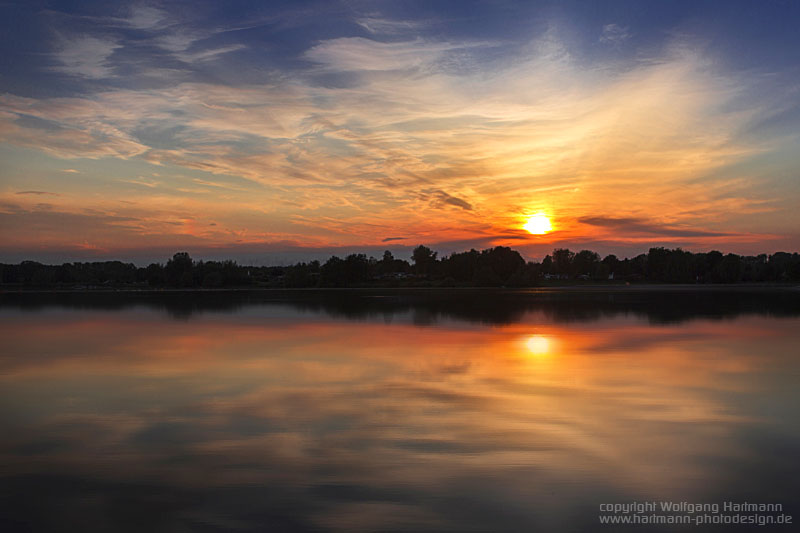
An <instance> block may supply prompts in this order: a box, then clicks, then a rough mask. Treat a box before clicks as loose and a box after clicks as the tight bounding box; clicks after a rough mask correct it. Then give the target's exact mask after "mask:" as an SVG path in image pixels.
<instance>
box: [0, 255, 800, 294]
mask: <svg viewBox="0 0 800 533" xmlns="http://www.w3.org/2000/svg"><path fill="white" fill-rule="evenodd" d="M798 281H800V254H798V253H787V252H777V253H774V254H771V255H767V254H761V255H757V256H741V255H737V254H722V253H721V252H718V251H711V252H701V253H693V252H688V251H685V250H682V249H680V248H676V249H668V248H663V247H658V248H650V250H649V251H648V253H646V254H640V255H637V256H636V257H632V258H625V259H619V258H617V257H616V256H615V255H607V256H606V257H604V258H602V259H601V258H600V256H599V255H598V254H597V253H596V252H593V251H591V250H581V251H579V252H572V251H570V250H569V249H567V248H557V249H555V250H553V253H552V254H549V255H547V256H546V257H545V258H544V259H543V260H542V261H541V262H535V261H525V260H524V259H523V257H522V255H520V253H519V252H517V251H516V250H512V249H511V248H508V247H505V246H497V247H494V248H488V249H486V250H481V251H477V250H474V249H473V250H469V251H467V252H458V253H452V254H450V255H447V256H444V257H438V253H437V252H435V251H433V250H431V249H430V248H428V247H427V246H423V245H420V246H417V247H416V248H414V250H413V252H412V254H411V258H410V261H407V260H405V259H398V258H395V257H394V255H393V254H392V253H391V252H390V251H389V250H386V251H385V252H384V253H383V257H381V258H380V259H377V258H375V257H367V256H366V255H365V254H350V255H348V256H346V257H344V258H340V257H337V256H332V257H331V258H330V259H328V260H327V261H325V262H324V263H321V262H320V261H311V262H300V263H296V264H294V265H290V266H266V267H258V266H243V265H239V264H237V263H236V262H235V261H202V260H200V261H195V260H193V259H192V258H191V256H190V255H189V254H188V253H186V252H179V253H176V254H175V255H174V256H173V257H172V258H171V259H169V260H168V261H167V262H166V263H164V264H162V263H152V264H150V265H148V266H146V267H137V266H136V265H134V264H133V263H123V262H121V261H102V262H91V263H89V262H86V263H82V262H76V263H64V264H61V265H44V264H41V263H38V262H35V261H23V262H21V263H19V264H2V263H0V283H2V285H3V286H6V287H14V286H18V287H56V288H59V287H63V288H97V287H132V288H136V287H139V288H148V287H153V288H160V287H164V288H224V287H271V288H312V287H397V286H408V287H426V286H434V287H455V286H463V287H503V286H504V287H536V286H542V285H548V284H551V285H552V284H563V283H581V282H588V283H591V282H595V283H597V282H603V283H618V282H627V283H648V282H649V283H757V282H767V283H769V282H772V283H776V282H777V283H790V282H798Z"/></svg>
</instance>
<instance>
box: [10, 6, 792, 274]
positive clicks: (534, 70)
mask: <svg viewBox="0 0 800 533" xmlns="http://www.w3.org/2000/svg"><path fill="white" fill-rule="evenodd" d="M0 10H2V17H0V21H2V22H0V24H2V26H3V28H2V32H0V46H2V51H3V53H2V54H0V158H2V162H1V163H0V227H2V228H3V235H2V238H0V260H8V261H11V260H19V259H21V258H27V257H31V258H41V259H46V260H74V259H88V258H106V257H124V258H129V259H132V260H135V261H138V262H143V261H148V260H153V259H157V258H161V257H166V256H169V255H171V253H172V252H173V251H175V250H177V249H188V250H189V251H190V252H192V253H193V255H197V256H205V257H217V256H230V257H235V258H238V259H240V260H243V261H247V262H256V263H258V262H262V263H263V262H285V261H292V260H295V259H297V258H303V259H305V258H310V257H324V256H325V255H326V254H329V253H332V252H336V253H348V252H354V251H366V252H370V253H376V254H377V253H378V252H379V251H380V250H382V249H383V248H386V247H390V248H392V249H393V250H397V251H398V252H400V253H405V252H406V251H407V249H408V247H410V246H413V245H416V244H419V243H425V244H428V245H430V246H433V247H435V248H437V249H440V250H441V251H443V252H449V251H456V250H460V249H463V248H469V247H472V246H475V247H486V246H491V245H495V244H504V245H511V246H513V247H515V248H518V249H520V250H522V251H523V252H524V253H525V254H526V255H527V256H528V257H530V258H535V257H541V256H543V255H544V253H547V252H548V251H549V250H551V249H552V248H553V247H555V246H569V247H571V248H573V249H577V248H591V249H596V250H598V251H600V252H601V253H610V252H613V253H617V254H621V255H629V254H634V253H639V252H642V251H646V249H647V247H649V246H650V245H665V246H673V247H674V246H683V247H686V248H689V249H694V250H701V249H710V248H716V249H722V250H724V251H728V250H730V251H736V252H740V253H755V252H759V251H764V252H772V251H775V250H778V249H797V248H798V247H800V246H799V245H800V219H799V218H798V215H797V213H796V209H795V207H794V206H796V205H797V203H798V201H800V186H798V175H797V172H798V162H797V158H796V155H795V154H796V153H797V148H798V138H797V135H798V134H797V132H799V131H800V127H799V126H800V104H798V102H800V98H798V96H799V95H798V93H799V92H800V32H797V30H796V28H797V26H798V22H800V4H798V3H796V2H788V1H786V2H777V1H775V2H697V1H695V2H634V1H631V2H510V1H492V2H463V1H459V2H132V3H108V2H36V1H26V2H4V3H2V4H0ZM534 213H545V214H546V215H547V216H549V217H550V218H551V219H552V221H553V223H554V224H553V226H554V231H553V232H552V233H550V234H548V235H543V236H532V235H528V234H526V232H524V231H523V230H522V229H521V227H522V225H524V222H525V220H526V217H528V216H530V215H532V214H534Z"/></svg>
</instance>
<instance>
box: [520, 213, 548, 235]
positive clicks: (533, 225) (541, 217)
mask: <svg viewBox="0 0 800 533" xmlns="http://www.w3.org/2000/svg"><path fill="white" fill-rule="evenodd" d="M522 227H523V228H524V229H525V231H527V232H528V233H531V234H533V235H544V234H545V233H549V232H550V231H552V230H553V225H552V224H551V223H550V218H548V216H547V215H545V214H544V213H536V214H534V215H531V216H530V217H528V221H527V222H526V223H525V225H524V226H522Z"/></svg>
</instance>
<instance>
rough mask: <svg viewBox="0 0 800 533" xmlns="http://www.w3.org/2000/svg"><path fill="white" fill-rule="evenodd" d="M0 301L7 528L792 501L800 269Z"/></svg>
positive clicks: (456, 521)
mask: <svg viewBox="0 0 800 533" xmlns="http://www.w3.org/2000/svg"><path fill="white" fill-rule="evenodd" d="M0 319H1V320H0V338H2V353H1V354H0V432H2V433H0V434H1V435H2V439H0V457H2V459H0V496H1V497H2V499H1V500H0V506H1V507H0V513H1V515H2V518H0V530H2V531H375V530H379V531H593V530H597V531H635V530H639V529H640V528H641V529H642V530H646V531H662V530H667V531H671V530H687V531H688V530H691V531H696V530H698V529H697V528H695V527H694V526H692V525H674V524H673V525H664V524H662V525H659V526H650V525H648V526H643V525H641V522H639V524H640V525H638V526H637V525H633V524H627V525H617V526H613V525H606V524H601V523H600V521H599V520H600V519H599V516H600V515H605V516H623V515H627V516H632V515H634V514H636V515H637V516H639V517H640V518H639V520H642V518H641V517H643V516H650V515H656V514H662V515H663V513H662V511H661V510H660V509H661V508H660V505H661V504H662V502H676V503H679V504H681V505H683V504H688V505H689V507H687V506H686V505H683V507H682V508H681V511H680V512H678V513H677V514H676V513H672V515H673V516H689V517H690V518H691V519H693V520H694V519H695V517H697V516H700V513H701V511H698V510H697V509H703V510H702V513H703V514H706V515H708V516H711V519H712V520H718V522H717V525H716V526H714V525H713V523H712V525H711V527H710V528H711V529H715V530H720V531H727V530H730V529H735V527H733V526H732V525H731V524H727V525H720V524H721V522H719V520H723V519H724V518H719V517H723V515H724V516H733V515H735V514H737V513H727V511H725V510H724V509H723V505H724V504H725V502H734V503H742V502H749V503H755V504H761V503H765V504H779V505H780V506H781V509H782V510H781V512H776V511H775V509H772V510H771V511H769V512H763V513H761V514H760V515H758V516H767V515H769V516H773V519H775V518H774V517H775V516H777V515H780V514H784V515H793V516H794V519H795V522H796V521H797V520H800V517H798V516H797V515H798V514H800V506H798V503H799V502H800V481H798V480H800V453H798V452H800V415H798V413H799V412H800V411H799V410H798V407H800V387H798V385H799V384H800V291H798V290H796V289H789V288H776V289H751V288H738V289H722V288H701V289H682V288H670V289H662V290H655V289H653V290H648V289H641V288H631V289H628V290H618V291H611V290H605V289H597V290H539V291H535V290H528V291H511V290H509V291H505V290H459V289H453V290H448V291H444V290H428V291H424V290H360V291H359V290H352V291H347V290H338V291H337V290H330V291H263V292H185V293H182V292H164V293H147V292H143V293H90V294H78V293H62V294H45V293H40V294H34V293H31V294H8V293H7V294H0ZM651 502H652V503H653V504H654V505H656V504H657V505H658V506H659V507H658V508H659V510H658V511H657V512H651V510H649V509H645V510H642V511H641V512H639V511H632V509H634V507H631V505H632V504H634V503H635V504H648V505H649V504H650V503H651ZM607 504H619V505H627V506H628V507H627V509H628V512H627V513H626V512H624V511H622V510H621V509H622V508H621V507H619V508H617V511H616V512H605V511H601V506H603V505H607ZM696 504H698V505H699V504H704V505H707V507H705V508H697V509H695V508H693V507H691V506H693V505H696ZM713 504H718V505H719V510H718V512H716V513H714V512H713V509H712V508H711V507H708V506H711V505H713ZM606 509H607V508H606ZM639 509H643V508H641V507H640V508H639ZM689 509H691V510H689ZM726 513H727V514H726ZM744 514H745V515H747V516H756V515H757V514H758V513H753V512H749V511H748V512H747V513H744ZM714 516H717V517H718V518H717V519H714V518H713V517H714ZM753 520H760V518H755V519H753ZM764 520H766V518H765V519H764ZM743 527H744V528H745V529H747V528H748V527H753V526H752V525H751V526H743ZM789 527H790V526H771V527H770V526H766V527H765V528H762V529H764V530H773V529H775V530H788V529H789ZM705 529H709V528H708V527H706V528H705Z"/></svg>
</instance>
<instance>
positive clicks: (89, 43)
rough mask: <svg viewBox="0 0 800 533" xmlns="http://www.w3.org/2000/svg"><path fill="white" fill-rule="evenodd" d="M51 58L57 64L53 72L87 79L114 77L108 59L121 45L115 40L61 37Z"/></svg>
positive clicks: (85, 36) (89, 37)
mask: <svg viewBox="0 0 800 533" xmlns="http://www.w3.org/2000/svg"><path fill="white" fill-rule="evenodd" d="M56 47H57V49H56V51H55V52H54V53H53V58H54V59H55V60H56V61H57V62H58V63H59V64H58V65H55V66H54V67H53V69H54V70H57V71H60V72H63V73H65V74H70V75H73V76H80V77H84V78H89V79H102V78H109V77H111V76H113V75H114V69H113V65H112V63H111V62H110V57H111V55H112V54H113V53H114V51H115V50H117V49H118V48H121V47H122V45H121V44H120V43H119V42H118V41H117V40H115V39H110V38H98V37H92V36H88V35H81V36H74V37H62V38H60V39H59V40H58V44H57V45H56Z"/></svg>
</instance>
